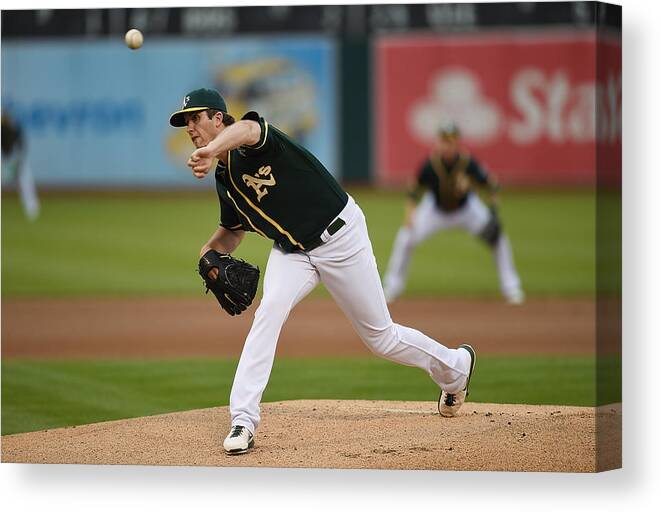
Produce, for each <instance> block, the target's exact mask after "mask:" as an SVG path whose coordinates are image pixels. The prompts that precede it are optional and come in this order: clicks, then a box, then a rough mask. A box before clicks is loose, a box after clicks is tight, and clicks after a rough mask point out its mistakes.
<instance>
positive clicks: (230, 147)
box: [170, 89, 475, 454]
mask: <svg viewBox="0 0 661 512" xmlns="http://www.w3.org/2000/svg"><path fill="white" fill-rule="evenodd" d="M170 124H171V125H172V126H175V127H181V128H184V129H185V130H186V132H187V134H188V135H189V136H190V139H191V141H192V142H193V144H194V145H195V147H196V148H197V149H196V150H195V151H194V152H193V153H192V155H191V157H190V159H189V161H188V166H189V167H190V168H191V169H192V172H193V175H194V176H195V177H197V178H203V177H204V176H205V175H206V174H207V173H208V172H209V171H210V170H211V168H212V166H213V162H214V159H216V158H217V159H218V165H217V167H216V169H215V181H216V191H217V193H218V200H219V202H220V225H219V227H218V229H216V231H215V232H214V233H213V234H212V235H211V238H210V239H209V241H208V242H206V243H205V244H204V245H203V247H202V250H201V251H200V256H201V258H200V262H199V270H200V274H201V276H202V279H203V280H204V282H205V284H206V285H207V288H208V289H209V290H211V291H212V292H213V293H214V295H215V296H216V297H217V298H218V301H219V303H220V305H221V307H222V308H223V309H225V310H226V311H227V312H228V313H230V314H239V313H241V312H242V311H243V310H245V308H246V307H247V306H248V305H249V304H250V302H251V301H252V298H253V297H254V292H255V289H256V279H257V278H258V277H259V270H258V269H256V268H255V267H253V266H252V265H250V264H248V263H245V262H242V261H239V260H235V259H234V258H232V256H230V253H232V252H233V251H234V250H235V249H236V248H237V247H238V246H239V244H240V243H241V241H242V240H243V238H244V235H245V233H246V232H247V231H250V232H254V233H257V234H258V235H260V236H263V237H265V238H268V239H270V240H272V241H273V248H272V249H271V252H270V255H269V259H268V263H267V266H266V270H265V272H264V287H263V289H264V292H263V297H262V300H261V302H260V304H259V307H258V308H257V310H256V312H255V318H254V321H253V324H252V327H251V329H250V332H249V334H248V337H247V339H246V341H245V344H244V347H243V351H242V353H241V358H240V360H239V364H238V367H237V370H236V374H235V376H234V383H233V385H232V391H231V395H230V414H231V429H230V432H229V434H228V435H227V437H226V438H225V441H224V448H225V451H226V452H227V453H228V454H239V453H245V452H246V451H248V450H249V449H250V448H252V446H253V445H254V435H255V432H256V430H257V427H258V425H259V422H260V409H259V403H260V400H261V398H262V393H263V392H264V389H265V387H266V384H267V382H268V379H269V375H270V373H271V368H272V365H273V359H274V356H275V350H276V344H277V342H278V337H279V335H280V331H281V329H282V326H283V324H284V323H285V321H286V320H287V317H288V316H289V313H290V311H291V310H292V308H294V306H296V304H297V303H298V302H300V301H301V300H302V299H303V298H304V297H305V296H306V295H307V294H308V293H309V292H310V291H312V289H314V288H315V286H317V284H318V283H319V282H323V283H324V285H325V286H326V288H327V289H328V291H329V292H330V293H331V295H332V296H333V298H334V299H335V301H336V302H337V303H338V305H339V306H340V308H341V309H342V311H343V312H344V313H345V314H346V315H347V317H348V318H349V320H350V321H351V323H352V324H353V326H354V328H355V329H356V332H357V333H358V334H359V336H360V338H361V339H362V340H363V342H364V343H365V344H366V345H367V346H368V347H369V348H370V350H372V351H373V352H374V353H375V354H377V355H379V356H381V357H384V358H387V359H390V360H392V361H395V362H398V363H401V364H405V365H409V366H417V367H418V368H421V369H423V370H424V371H425V372H427V373H428V374H429V375H430V376H431V378H432V379H433V380H434V382H436V384H438V386H439V387H440V389H441V390H442V391H441V394H440V397H439V411H440V412H441V414H442V415H444V416H454V415H455V414H456V413H457V411H458V410H459V408H460V407H461V405H462V404H463V402H464V400H465V398H466V395H467V393H468V385H469V383H470V378H471V374H472V372H473V368H474V365H475V352H474V350H473V349H472V347H470V345H461V346H459V347H458V348H457V349H450V348H447V347H445V346H443V345H441V344H440V343H438V342H436V341H434V340H433V339H431V338H429V337H428V336H425V335H424V334H422V333H421V332H419V331H417V330H415V329H411V328H409V327H404V326H401V325H397V324H395V323H393V321H392V319H391V318H390V314H389V312H388V308H387V306H386V301H385V297H384V294H383V289H382V287H381V282H380V279H379V273H378V270H377V267H376V260H375V258H374V254H373V252H372V246H371V243H370V240H369V237H368V234H367V226H366V224H365V217H364V215H363V212H362V211H361V209H360V207H359V206H358V205H357V204H356V202H355V201H354V199H353V198H352V197H351V196H349V195H348V194H347V193H346V192H345V191H344V190H343V189H342V188H341V187H340V185H339V184H338V183H337V182H336V181H335V179H334V178H333V177H332V175H331V174H330V173H329V172H328V171H327V170H326V169H325V168H324V166H323V165H322V164H321V163H320V162H319V161H318V160H317V159H316V158H315V157H314V155H312V154H311V153H310V152H309V151H307V150H306V149H305V148H303V147H302V146H300V145H298V144H297V143H295V142H294V141H292V140H291V139H290V138H289V137H288V136H287V135H285V134H284V133H283V132H281V131H280V130H278V129H277V128H276V127H275V126H273V125H271V124H269V123H268V122H267V121H266V120H265V119H263V118H262V117H260V115H259V114H258V113H256V112H248V113H247V114H246V115H245V116H243V118H242V119H241V120H239V121H235V120H234V118H233V117H232V116H231V115H229V114H228V113H227V108H226V105H225V101H224V99H223V98H222V96H221V95H220V94H219V93H218V92H217V91H215V90H212V89H197V90H195V91H192V92H190V93H189V94H187V95H186V96H185V99H184V104H183V108H182V109H181V110H178V111H177V112H175V113H173V114H172V116H171V117H170Z"/></svg>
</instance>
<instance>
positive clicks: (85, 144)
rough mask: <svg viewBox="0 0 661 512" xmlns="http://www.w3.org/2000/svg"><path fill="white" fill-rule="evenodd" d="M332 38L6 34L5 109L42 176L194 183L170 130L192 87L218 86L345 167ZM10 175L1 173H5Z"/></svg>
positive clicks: (182, 146)
mask: <svg viewBox="0 0 661 512" xmlns="http://www.w3.org/2000/svg"><path fill="white" fill-rule="evenodd" d="M335 62H336V57H335V45H334V43H333V41H332V39H330V38H322V37H303V38H301V37H296V38H293V37H285V38H283V37H268V38H266V37H264V38H261V37H260V38H257V37H254V38H235V39H232V40H222V39H221V40H213V41H206V40H205V41H197V40H181V39H177V40H176V41H175V40H174V39H158V40H156V41H154V40H151V41H149V40H148V41H147V42H146V44H145V45H144V46H143V48H141V49H140V50H138V51H131V50H129V49H128V48H126V47H125V46H124V44H123V41H79V40H76V41H69V42H59V41H53V42H7V43H4V42H3V45H2V109H3V112H8V113H9V114H10V115H11V116H12V117H14V119H16V121H17V122H18V123H19V124H20V125H21V126H22V127H23V130H24V132H25V136H26V140H27V147H28V158H29V159H30V163H31V166H32V169H33V173H34V175H35V178H36V181H37V184H40V185H57V186H72V187H79V186H82V187H85V186H138V187H144V186H154V187H167V186H196V185H197V182H198V180H197V179H195V178H193V177H192V175H191V173H190V171H189V169H188V168H187V167H186V165H185V163H186V160H187V159H188V157H189V156H190V153H191V152H192V151H193V149H194V148H193V146H192V144H191V142H190V140H189V138H188V136H187V135H186V133H185V130H183V129H175V128H172V127H170V126H169V124H168V119H169V115H170V113H171V112H173V111H176V110H178V109H179V108H181V103H182V101H183V98H184V95H185V94H186V92H188V91H190V90H192V89H196V88H199V87H215V88H217V89H218V90H219V91H220V92H221V94H223V96H224V97H225V99H226V101H227V105H228V110H229V112H230V113H231V114H232V115H233V116H234V117H235V118H237V119H238V118H240V117H241V116H242V115H243V114H245V113H246V112H248V111H250V110H255V111H257V112H259V113H260V114H261V115H262V116H263V117H265V118H266V119H267V120H268V121H269V122H270V123H271V124H273V125H275V126H277V127H278V128H280V129H281V130H283V131H284V132H286V133H288V134H289V135H290V136H292V137H294V138H295V139H296V140H297V141H299V142H300V143H302V144H303V145H304V146H306V147H307V148H308V149H309V150H310V151H312V153H314V154H315V155H316V156H317V157H318V158H319V159H320V160H321V161H322V162H323V163H324V165H326V167H327V168H328V170H329V171H330V172H331V173H332V174H334V175H335V176H338V175H339V170H338V168H337V162H338V158H337V154H336V152H337V145H338V139H337V129H336V122H337V121H336V113H337V105H336V101H337V99H336V89H337V87H336V69H335ZM3 179H4V178H3Z"/></svg>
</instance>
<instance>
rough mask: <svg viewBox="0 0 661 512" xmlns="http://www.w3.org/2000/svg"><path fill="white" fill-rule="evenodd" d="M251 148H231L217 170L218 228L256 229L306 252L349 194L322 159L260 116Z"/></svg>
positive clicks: (290, 248)
mask: <svg viewBox="0 0 661 512" xmlns="http://www.w3.org/2000/svg"><path fill="white" fill-rule="evenodd" d="M243 119H249V120H251V121H256V122H258V123H259V125H260V127H261V134H260V137H259V141H258V142H257V143H256V144H255V145H253V146H242V147H240V148H238V149H234V150H231V151H230V152H229V153H228V156H227V165H223V164H222V163H219V164H218V167H217V168H216V175H215V177H216V191H217V192H218V199H219V201H220V225H221V226H223V227H225V228H227V229H230V230H237V229H242V230H246V231H254V232H256V233H259V234H260V235H262V236H264V237H266V238H270V239H271V240H274V241H275V242H276V243H278V245H279V246H280V247H281V248H282V249H283V250H285V251H287V252H293V251H297V250H303V251H304V250H306V247H308V246H309V245H310V244H312V243H314V242H315V241H316V240H317V239H318V238H319V236H320V235H321V233H323V231H324V230H325V229H326V227H327V226H328V225H329V224H330V223H331V222H332V221H333V219H335V217H337V215H338V214H339V213H340V212H341V211H342V209H343V208H344V206H345V205H346V204H347V201H348V195H347V193H346V192H345V191H344V190H342V188H341V187H340V185H339V184H338V183H337V182H336V181H335V179H334V178H333V176H332V175H331V174H330V173H329V172H328V171H327V170H326V168H325V167H324V166H323V165H322V163H321V162H319V160H317V159H316V158H315V157H314V155H312V153H310V152H309V151H308V150H306V149H305V148H304V147H302V146H300V145H299V144H297V143H295V142H294V141H293V140H291V139H290V138H289V137H287V135H285V134H284V133H282V132H281V131H280V130H278V129H277V128H276V127H275V126H273V125H270V124H269V123H267V122H266V121H265V120H264V118H262V117H260V116H259V114H257V113H256V112H248V113H247V114H246V115H245V116H243Z"/></svg>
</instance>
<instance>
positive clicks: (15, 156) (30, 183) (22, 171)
mask: <svg viewBox="0 0 661 512" xmlns="http://www.w3.org/2000/svg"><path fill="white" fill-rule="evenodd" d="M2 167H3V170H4V169H7V172H9V173H11V174H12V175H15V176H16V181H17V184H18V194H19V197H20V198H21V204H22V205H23V210H24V211H25V214H26V215H27V217H28V219H30V220H35V219H36V218H37V217H38V216H39V198H38V197H37V186H36V184H35V182H34V177H33V176H32V169H31V168H30V164H29V163H28V161H27V158H26V157H25V156H24V155H23V154H22V153H21V152H20V151H19V150H14V151H13V152H12V153H11V154H10V155H8V156H6V157H4V158H3V159H2ZM3 172H4V171H3Z"/></svg>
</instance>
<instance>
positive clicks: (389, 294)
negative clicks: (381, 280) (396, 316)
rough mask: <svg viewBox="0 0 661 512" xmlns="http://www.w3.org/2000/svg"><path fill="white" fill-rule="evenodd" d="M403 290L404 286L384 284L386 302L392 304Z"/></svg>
mask: <svg viewBox="0 0 661 512" xmlns="http://www.w3.org/2000/svg"><path fill="white" fill-rule="evenodd" d="M402 291H404V290H403V287H402V286H388V285H384V286H383V294H384V295H385V297H386V303H387V304H392V303H393V302H395V300H397V297H399V296H400V295H401V293H402Z"/></svg>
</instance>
